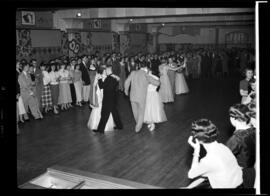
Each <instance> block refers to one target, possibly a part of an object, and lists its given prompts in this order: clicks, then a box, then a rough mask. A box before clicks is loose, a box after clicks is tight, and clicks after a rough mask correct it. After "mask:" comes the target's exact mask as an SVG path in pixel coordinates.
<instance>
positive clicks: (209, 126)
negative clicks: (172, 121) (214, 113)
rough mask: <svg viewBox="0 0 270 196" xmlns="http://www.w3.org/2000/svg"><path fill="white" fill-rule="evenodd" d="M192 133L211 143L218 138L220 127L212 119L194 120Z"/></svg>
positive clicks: (197, 137)
mask: <svg viewBox="0 0 270 196" xmlns="http://www.w3.org/2000/svg"><path fill="white" fill-rule="evenodd" d="M191 134H192V135H193V137H194V138H196V139H198V140H199V141H201V142H203V143H211V142H214V141H216V140H217V137H218V129H217V127H216V125H214V124H213V123H212V122H211V121H210V120H208V119H205V118H202V119H198V120H195V121H194V122H192V124H191Z"/></svg>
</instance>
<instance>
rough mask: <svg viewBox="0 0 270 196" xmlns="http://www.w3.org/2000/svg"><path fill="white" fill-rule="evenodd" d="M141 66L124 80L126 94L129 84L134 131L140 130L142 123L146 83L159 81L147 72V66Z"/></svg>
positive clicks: (155, 83) (157, 83)
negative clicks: (134, 124)
mask: <svg viewBox="0 0 270 196" xmlns="http://www.w3.org/2000/svg"><path fill="white" fill-rule="evenodd" d="M142 66H143V67H141V68H140V69H139V70H136V71H132V72H131V74H130V75H129V77H128V78H127V79H126V81H125V94H126V95H128V90H129V87H130V85H131V89H130V101H131V107H132V111H133V115H134V118H135V121H136V127H135V132H136V133H138V132H139V131H140V130H141V128H142V125H143V120H144V111H145V102H146V95H147V88H148V84H149V83H151V84H153V85H156V86H158V85H159V83H160V82H159V81H157V80H154V79H153V78H152V77H150V76H149V75H148V74H147V73H148V68H147V67H146V66H145V64H142Z"/></svg>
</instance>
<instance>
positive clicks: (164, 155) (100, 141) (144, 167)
mask: <svg viewBox="0 0 270 196" xmlns="http://www.w3.org/2000/svg"><path fill="white" fill-rule="evenodd" d="M239 80H240V78H239V77H230V78H223V79H200V80H188V81H187V83H188V85H189V88H190V93H189V94H186V95H178V96H176V97H175V102H174V103H170V104H166V105H165V112H166V114H167V118H168V121H167V122H164V123H161V124H158V125H157V126H156V129H155V131H154V132H150V131H149V130H148V129H147V126H145V125H144V127H143V129H142V130H141V132H140V133H135V131H134V127H135V121H134V119H133V116H132V111H131V107H130V103H129V101H128V98H127V97H125V96H123V95H122V94H120V95H119V107H118V108H119V112H120V116H121V119H122V122H123V124H124V129H123V130H116V131H113V132H108V133H105V134H104V135H100V134H93V133H92V132H91V131H90V130H88V128H87V122H88V118H89V115H90V109H89V108H88V106H86V105H85V106H83V107H74V108H71V109H70V110H68V111H62V112H61V113H60V114H59V115H53V114H52V113H50V114H46V115H45V116H44V117H45V118H44V119H43V120H40V121H35V120H30V122H26V123H24V124H21V125H20V126H19V127H20V129H21V134H20V135H18V136H17V176H18V179H17V181H18V185H21V184H23V183H25V182H27V181H28V180H30V179H33V178H35V177H37V176H38V175H40V174H42V173H44V172H46V169H47V168H48V167H51V166H53V165H60V166H64V167H69V168H74V169H78V170H83V171H88V172H93V173H97V174H101V175H106V176H111V177H116V178H121V179H126V180H130V181H135V182H139V183H144V184H149V185H154V186H159V187H164V188H179V187H184V186H186V185H188V184H189V183H190V180H189V179H188V178H187V172H188V170H189V168H190V164H191V156H192V155H191V147H190V146H189V145H188V143H187V139H188V137H189V135H190V125H191V122H192V121H193V120H196V119H198V118H202V117H204V118H208V119H210V120H212V121H213V122H214V123H215V124H216V125H217V127H218V128H219V131H220V135H219V141H220V142H222V143H224V142H226V141H227V139H228V138H229V137H230V135H231V134H232V131H233V127H232V126H231V125H230V122H229V117H228V109H229V106H231V105H232V104H234V103H237V102H239V100H240V97H239V91H238V88H239Z"/></svg>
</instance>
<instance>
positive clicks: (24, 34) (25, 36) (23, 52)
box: [16, 29, 32, 58]
mask: <svg viewBox="0 0 270 196" xmlns="http://www.w3.org/2000/svg"><path fill="white" fill-rule="evenodd" d="M17 31H18V32H17V36H18V37H17V44H18V45H17V46H16V56H17V57H18V58H20V57H29V56H31V49H32V46H31V37H30V30H26V29H24V30H17Z"/></svg>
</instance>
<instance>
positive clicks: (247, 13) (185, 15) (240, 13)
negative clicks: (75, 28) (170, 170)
mask: <svg viewBox="0 0 270 196" xmlns="http://www.w3.org/2000/svg"><path fill="white" fill-rule="evenodd" d="M226 15H254V16H255V8H254V12H234V13H211V14H183V15H178V14H175V15H159V16H157V15H153V16H151V15H150V16H120V17H93V18H92V17H91V18H79V19H82V20H86V19H87V20H89V19H103V20H115V19H130V18H132V19H136V18H140V19H142V18H164V17H195V16H226ZM64 19H78V18H64Z"/></svg>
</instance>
